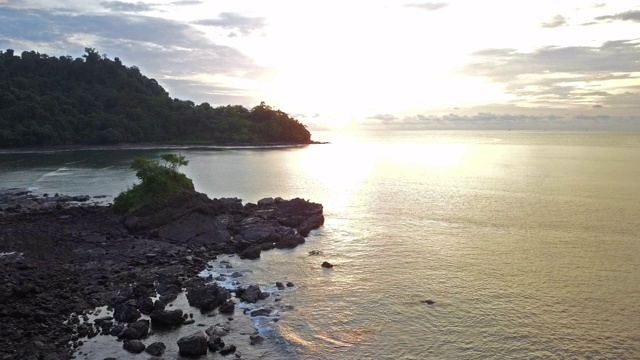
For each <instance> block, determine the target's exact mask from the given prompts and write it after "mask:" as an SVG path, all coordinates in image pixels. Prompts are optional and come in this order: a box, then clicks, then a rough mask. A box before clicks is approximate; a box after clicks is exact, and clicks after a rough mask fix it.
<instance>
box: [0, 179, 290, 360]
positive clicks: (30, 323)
mask: <svg viewBox="0 0 640 360" xmlns="http://www.w3.org/2000/svg"><path fill="white" fill-rule="evenodd" d="M2 195H3V198H2V199H1V200H0V203H1V205H3V206H2V207H0V209H1V210H2V211H0V240H1V242H0V263H2V267H1V270H0V271H1V272H0V278H1V279H2V286H3V289H2V290H3V291H2V294H3V295H1V296H0V335H1V336H0V338H1V339H0V349H1V350H0V358H1V359H31V358H33V359H36V358H47V359H69V358H71V356H72V355H74V354H80V353H81V352H82V349H83V347H82V343H83V342H87V341H88V339H90V338H93V337H95V336H101V337H102V336H104V337H107V338H113V340H111V342H112V345H110V346H113V347H119V348H122V347H123V344H124V343H123V342H119V341H116V338H117V337H118V336H120V337H121V339H122V333H118V332H115V331H114V330H113V329H114V328H116V327H117V326H122V328H123V329H127V328H128V327H131V326H132V325H131V324H130V321H124V322H123V321H117V319H116V320H114V319H113V316H109V317H106V318H105V317H104V316H105V314H108V313H107V312H103V313H102V314H101V316H102V318H98V320H96V317H95V316H92V315H93V310H94V309H96V308H98V307H101V306H108V307H110V308H111V309H113V308H117V307H119V306H120V307H122V306H128V307H132V308H134V309H135V310H136V311H140V312H142V313H143V314H144V313H145V311H144V309H143V308H144V306H145V305H144V304H148V301H149V300H147V299H149V298H150V297H153V296H154V294H159V295H160V297H159V300H161V302H162V303H164V305H165V306H166V305H167V304H169V306H170V307H168V308H167V309H171V310H175V308H174V307H172V304H173V303H172V302H173V301H174V300H175V299H176V298H179V297H180V296H184V294H185V293H190V292H191V291H194V292H197V291H201V290H202V289H204V288H207V286H209V287H210V286H212V285H210V284H211V283H210V282H207V281H205V280H204V279H202V278H201V277H200V276H199V275H200V273H201V272H202V271H203V270H204V269H205V268H207V264H208V262H209V261H210V260H215V259H216V258H217V257H218V256H220V255H223V254H239V253H242V252H243V250H246V246H250V244H249V245H247V244H243V245H239V244H238V243H237V242H236V243H231V242H225V243H210V244H207V243H193V242H192V243H186V242H185V243H180V242H179V241H176V239H167V238H162V237H158V236H157V234H151V233H148V234H147V233H144V232H135V231H131V230H130V229H129V228H127V226H125V217H124V216H123V215H119V214H115V213H114V212H113V211H112V210H111V208H110V207H108V206H100V205H96V204H88V202H87V205H83V202H57V201H55V198H48V199H47V198H43V197H36V196H33V195H30V193H29V192H27V191H25V192H20V191H16V192H14V193H13V194H10V195H7V192H2ZM26 197H30V199H25V198H26ZM83 199H86V197H85V198H83ZM29 201H31V205H28V204H27V202H29ZM211 201H214V200H211ZM11 203H13V204H14V205H10V204H11ZM280 203H282V204H287V200H281V201H280ZM8 204H9V206H7V205H8ZM18 204H20V206H19V207H17V206H16V205H18ZM274 206H277V204H276V202H275V201H274V200H273V199H271V200H268V199H267V200H265V201H263V202H262V203H261V204H260V203H259V204H247V205H245V206H244V207H248V208H251V209H253V210H255V211H263V212H264V211H269V209H275V207H274ZM223 210H224V209H223ZM243 214H244V215H240V214H235V215H234V216H236V217H237V220H239V221H241V222H242V221H249V222H251V221H253V220H250V219H252V218H255V215H256V212H253V211H248V212H246V213H243ZM223 215H224V214H223ZM221 216H222V215H221ZM264 225H265V223H262V226H264ZM243 229H244V230H246V232H245V234H249V233H250V232H251V231H249V228H243ZM291 229H293V228H291ZM253 230H258V229H257V228H253ZM253 230H252V231H253ZM237 237H238V238H242V236H240V235H239V234H238V236H237ZM247 237H249V236H247ZM269 241H271V240H269ZM244 242H247V243H248V242H251V240H250V239H247V240H244ZM254 243H255V240H254ZM266 243H268V241H265V242H263V244H266ZM277 244H278V243H271V245H272V246H271V248H272V247H273V246H276V245H277ZM289 245H292V246H291V247H293V246H295V245H296V244H289ZM261 246H262V247H264V248H265V249H266V248H269V246H264V245H261ZM244 255H247V254H244ZM258 256H259V252H258ZM253 258H256V257H255V254H254V257H253ZM211 280H213V279H211ZM274 281H277V279H274ZM274 283H275V282H274ZM292 285H293V284H292ZM167 289H169V290H167ZM184 289H186V292H185V291H184ZM241 290H242V291H241ZM244 290H246V289H240V288H238V289H231V291H230V292H231V293H232V294H235V297H231V299H230V300H229V299H228V300H229V301H231V302H232V303H233V304H234V305H233V307H232V310H231V312H230V313H229V315H228V317H227V319H233V317H234V316H235V317H238V316H243V315H240V313H238V311H241V310H239V308H238V307H239V306H240V304H241V303H243V301H244V298H242V299H239V297H241V296H242V294H241V292H244ZM260 296H262V295H260ZM275 296H276V297H277V294H276V295H275ZM178 300H179V299H178ZM254 301H259V300H255V299H254ZM276 301H277V299H276ZM189 302H191V300H189ZM178 304H182V305H184V299H183V300H182V302H180V301H178ZM154 305H155V304H154ZM158 306H162V304H161V305H158ZM234 308H235V315H233V309H234ZM146 310H149V309H146ZM151 310H152V311H154V310H153V309H151ZM182 310H183V312H184V314H185V315H186V314H189V313H191V314H193V313H194V312H200V311H199V310H198V309H196V308H194V307H192V306H187V307H186V308H183V309H182ZM202 310H205V309H204V308H203V309H202ZM228 311H229V310H228V309H227V310H225V312H224V313H227V312H228ZM202 313H203V314H204V315H205V316H201V317H198V316H196V317H195V318H197V319H198V323H196V324H188V323H189V321H187V322H186V323H185V324H183V325H181V326H179V328H180V329H181V331H184V330H183V329H192V330H193V332H198V331H200V330H204V329H205V328H206V327H204V326H213V325H215V322H214V319H217V320H219V319H220V316H219V315H222V313H223V311H222V310H221V309H217V310H212V309H207V310H206V311H202ZM217 313H219V314H218V315H216V316H217V318H216V317H214V316H213V315H215V314H217ZM151 316H152V319H153V315H151ZM225 316H226V315H225ZM116 317H117V316H116ZM143 319H144V316H143ZM206 319H211V322H212V323H208V322H206ZM229 322H231V320H228V321H227V323H229ZM127 323H129V325H127ZM106 324H108V325H109V326H107V325H106ZM147 324H148V320H147ZM233 328H234V327H233V326H231V329H233ZM149 330H150V331H151V333H152V332H153V331H154V326H152V327H151V328H149ZM109 334H112V335H109ZM113 334H115V336H113ZM225 335H226V334H225ZM256 335H257V332H255V331H254V332H252V333H247V332H246V331H243V334H235V335H234V336H231V337H229V338H232V339H236V341H237V339H240V338H242V339H244V341H245V342H246V344H249V343H251V344H253V342H254V339H258V337H256ZM147 336H148V335H147ZM144 339H145V336H143V337H142V341H143V342H144V341H145V340H144ZM101 341H102V340H101ZM107 341H109V340H107ZM102 342H104V341H102ZM126 342H127V340H125V343H126ZM147 345H149V344H147ZM227 345H229V346H230V345H233V344H227ZM166 346H167V347H168V348H169V350H167V351H172V352H175V351H176V344H175V343H173V344H169V343H167V344H166ZM220 350H222V349H220ZM98 355H99V354H94V355H92V356H98ZM238 355H239V354H238ZM103 358H104V357H103Z"/></svg>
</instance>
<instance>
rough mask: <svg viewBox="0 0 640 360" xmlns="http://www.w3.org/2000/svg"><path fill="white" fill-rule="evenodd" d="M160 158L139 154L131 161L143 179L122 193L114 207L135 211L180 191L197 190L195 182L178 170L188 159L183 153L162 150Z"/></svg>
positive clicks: (120, 210)
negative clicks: (155, 158) (140, 155)
mask: <svg viewBox="0 0 640 360" xmlns="http://www.w3.org/2000/svg"><path fill="white" fill-rule="evenodd" d="M160 159H161V161H158V160H151V159H148V158H143V157H138V158H135V159H134V160H133V162H132V163H131V168H132V169H133V170H135V171H136V177H137V178H138V179H140V183H138V184H134V185H133V186H132V187H131V188H129V189H127V190H126V191H124V192H122V193H120V195H118V196H117V197H116V198H115V199H114V201H113V208H114V209H115V210H116V211H119V212H132V211H134V210H136V209H139V208H140V207H142V206H145V205H153V204H159V203H161V202H163V201H164V200H166V199H167V198H168V197H169V196H171V195H172V194H175V193H178V192H180V191H195V188H194V187H193V182H192V181H191V179H189V178H188V177H187V176H186V175H185V174H183V173H181V172H179V171H178V169H179V168H180V166H186V165H188V164H189V161H188V160H186V159H185V157H184V156H183V155H180V154H162V155H161V156H160Z"/></svg>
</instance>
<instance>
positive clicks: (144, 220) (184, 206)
mask: <svg viewBox="0 0 640 360" xmlns="http://www.w3.org/2000/svg"><path fill="white" fill-rule="evenodd" d="M238 211H242V203H241V201H240V200H238V199H235V200H234V199H209V198H208V197H207V195H205V194H202V193H198V192H195V191H184V192H181V193H179V194H176V195H174V196H171V197H170V198H168V199H167V200H166V201H165V203H163V204H158V205H155V206H147V207H143V208H140V209H138V210H137V211H136V212H135V213H134V214H129V215H127V216H126V217H125V226H126V227H127V228H128V229H130V230H131V231H134V232H141V231H145V232H147V233H154V232H155V233H157V234H158V236H159V237H161V238H165V239H170V240H172V241H176V242H179V243H183V244H189V245H193V246H201V245H211V244H218V243H225V242H227V241H228V240H230V238H231V235H230V234H229V232H228V230H227V229H226V228H225V227H224V226H219V224H218V223H217V222H216V217H217V216H218V215H221V214H224V213H229V212H238Z"/></svg>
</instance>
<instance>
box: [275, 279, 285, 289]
mask: <svg viewBox="0 0 640 360" xmlns="http://www.w3.org/2000/svg"><path fill="white" fill-rule="evenodd" d="M276 287H277V288H278V289H280V290H283V289H284V284H283V283H281V282H280V281H277V282H276Z"/></svg>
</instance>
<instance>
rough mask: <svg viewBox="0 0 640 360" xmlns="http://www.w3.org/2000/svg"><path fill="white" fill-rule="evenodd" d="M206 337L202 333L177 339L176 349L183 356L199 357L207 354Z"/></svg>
mask: <svg viewBox="0 0 640 360" xmlns="http://www.w3.org/2000/svg"><path fill="white" fill-rule="evenodd" d="M208 340H209V339H208V338H207V335H205V334H204V333H203V332H202V331H198V332H197V333H195V334H191V335H189V336H185V337H182V338H180V339H178V349H179V351H180V355H183V356H200V355H205V354H206V353H207V341H208Z"/></svg>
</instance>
